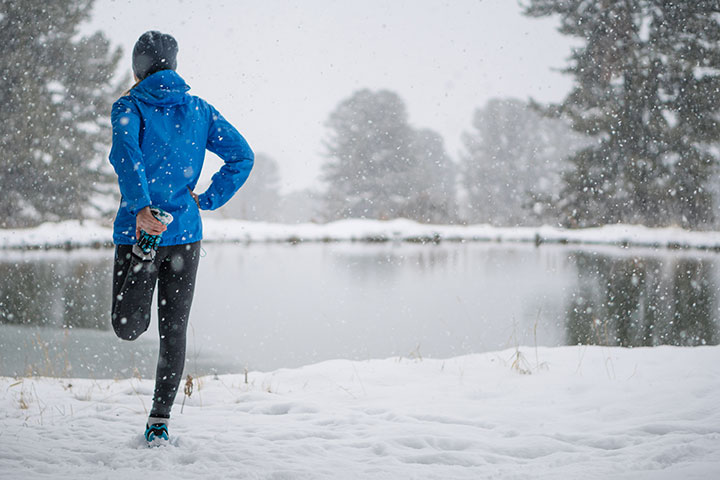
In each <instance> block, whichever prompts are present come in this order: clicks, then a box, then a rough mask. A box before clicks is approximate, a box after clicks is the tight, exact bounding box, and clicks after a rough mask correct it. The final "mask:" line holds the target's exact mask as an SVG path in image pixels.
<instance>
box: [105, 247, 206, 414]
mask: <svg viewBox="0 0 720 480" xmlns="http://www.w3.org/2000/svg"><path fill="white" fill-rule="evenodd" d="M131 252H132V246H131V245H117V247H116V248H115V266H114V268H113V298H112V326H113V329H114V330H115V334H117V336H118V337H120V338H122V339H123V340H135V339H136V338H138V337H139V336H140V335H141V334H142V333H143V332H145V331H146V330H147V329H148V327H149V326H150V309H151V308H152V305H151V303H152V296H153V291H154V290H155V283H156V282H157V284H158V319H159V321H158V330H159V333H160V351H159V354H158V364H157V373H156V376H155V394H154V396H153V406H152V410H151V411H150V416H151V417H165V418H169V417H170V410H171V409H172V405H173V402H174V401H175V395H176V394H177V390H178V386H179V385H180V380H181V379H182V373H183V368H184V366H185V344H186V333H187V324H188V317H189V315H190V306H191V305H192V299H193V292H194V290H195V276H196V274H197V267H198V260H199V257H200V242H195V243H190V244H186V245H170V246H167V247H160V248H159V249H158V251H157V255H156V256H155V260H154V261H152V262H149V261H148V262H143V261H140V260H139V259H138V258H137V257H135V256H134V255H133V254H132V253H131Z"/></svg>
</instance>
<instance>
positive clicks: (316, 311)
mask: <svg viewBox="0 0 720 480" xmlns="http://www.w3.org/2000/svg"><path fill="white" fill-rule="evenodd" d="M204 251H205V256H204V257H203V258H202V259H201V262H200V269H199V272H198V284H197V288H196V294H195V301H194V303H193V309H192V314H191V321H190V328H189V331H188V340H189V344H188V356H187V366H186V373H190V374H193V375H203V374H209V373H240V372H242V371H243V370H244V369H249V370H265V371H267V370H273V369H276V368H282V367H297V366H301V365H305V364H309V363H313V362H318V361H322V360H328V359H334V358H349V359H356V360H363V359H369V358H386V357H392V356H404V357H435V358H444V357H451V356H457V355H461V354H466V353H479V352H486V351H493V350H498V349H504V348H508V347H514V346H517V345H524V346H534V345H542V346H559V345H575V344H602V345H621V346H654V345H664V344H670V345H686V346H692V345H702V344H717V343H718V342H719V341H720V337H719V335H718V326H719V324H720V321H719V318H720V315H719V311H718V309H719V307H720V305H719V303H718V295H717V291H718V286H720V271H719V269H720V262H719V261H718V260H720V256H718V255H717V254H712V253H701V252H695V251H670V250H644V249H621V248H612V247H607V248H604V247H592V248H579V247H567V246H550V245H543V246H541V247H535V246H531V245H508V244H493V243H462V244H460V243H441V244H438V245H415V244H407V243H404V244H394V243H383V244H358V243H327V244H326V243H323V244H300V245H294V246H293V245H289V244H251V245H242V244H206V245H204ZM112 255H113V252H112V250H75V251H70V252H64V251H35V252H14V251H2V252H0V278H2V279H3V280H2V282H0V375H7V376H15V375H29V374H33V375H52V376H70V377H89V378H113V377H117V378H121V377H128V376H132V375H136V376H142V377H152V376H153V375H154V369H155V364H156V355H157V353H156V350H157V341H158V340H157V318H156V317H154V318H153V324H152V325H151V327H150V329H149V330H148V331H147V332H146V333H145V334H144V335H143V336H142V337H141V338H140V339H138V340H137V341H135V342H124V341H121V340H118V339H117V338H116V337H115V335H114V333H113V331H112V328H111V327H110V320H109V308H110V281H111V268H112Z"/></svg>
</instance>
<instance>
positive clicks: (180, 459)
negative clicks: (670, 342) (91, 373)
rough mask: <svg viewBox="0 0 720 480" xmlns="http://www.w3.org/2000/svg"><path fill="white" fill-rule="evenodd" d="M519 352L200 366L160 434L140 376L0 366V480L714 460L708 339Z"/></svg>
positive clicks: (552, 471)
mask: <svg viewBox="0 0 720 480" xmlns="http://www.w3.org/2000/svg"><path fill="white" fill-rule="evenodd" d="M521 352H522V358H521V360H520V362H519V367H520V368H521V370H525V371H527V372H529V373H522V372H521V371H518V369H517V368H514V364H515V365H517V363H516V362H515V360H516V359H517V355H516V352H515V350H507V351H502V352H496V353H487V354H478V355H470V356H463V357H458V358H454V359H449V360H429V359H424V360H419V359H407V358H406V359H387V360H373V361H366V362H350V361H345V360H335V361H328V362H323V363H319V364H315V365H310V366H307V367H303V368H298V369H292V370H289V369H284V370H278V371H275V372H269V373H255V372H253V373H250V374H249V375H248V383H245V377H244V375H223V376H220V377H205V378H202V379H200V382H199V384H196V385H195V391H194V393H193V394H192V396H191V397H190V398H188V399H187V400H186V402H185V406H184V411H183V413H180V411H181V404H182V400H183V395H182V393H181V394H180V395H179V396H178V401H177V403H176V408H175V410H174V413H173V420H172V423H171V434H172V435H173V438H174V440H173V442H172V445H170V446H167V447H162V448H158V449H147V448H145V446H144V444H143V440H142V436H141V431H142V428H143V422H144V420H145V416H146V409H147V408H148V407H149V405H150V396H151V392H152V381H151V380H138V379H129V380H117V381H115V380H88V379H78V380H67V379H48V378H32V379H28V378H25V379H20V380H17V379H12V378H0V412H2V413H1V414H0V415H1V417H0V478H27V479H35V478H53V479H64V478H67V479H77V478H101V479H102V478H118V479H121V478H122V479H125V478H144V477H147V476H158V475H159V476H162V477H165V476H166V475H169V474H171V475H172V478H252V479H293V480H295V479H326V478H327V479H333V480H335V479H356V478H357V479H360V478H362V479H393V480H398V479H410V478H417V479H443V480H446V479H482V478H502V479H513V478H517V479H526V478H563V479H564V478H584V479H588V478H598V479H600V478H602V479H607V478H613V479H615V478H627V479H634V480H635V479H658V478H660V479H676V478H683V479H690V478H697V479H700V478H703V479H706V478H717V477H718V475H720V409H719V408H718V405H720V347H697V348H677V347H656V348H637V349H621V348H603V347H562V348H553V349H548V348H540V349H538V350H537V351H536V350H535V349H532V348H527V349H521ZM170 472H171V473H170Z"/></svg>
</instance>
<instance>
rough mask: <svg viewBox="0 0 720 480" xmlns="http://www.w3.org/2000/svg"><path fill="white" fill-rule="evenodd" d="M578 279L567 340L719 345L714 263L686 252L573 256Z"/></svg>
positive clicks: (614, 343)
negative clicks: (658, 254)
mask: <svg viewBox="0 0 720 480" xmlns="http://www.w3.org/2000/svg"><path fill="white" fill-rule="evenodd" d="M570 258H571V260H572V262H573V263H574V264H575V265H576V268H577V274H578V281H577V287H576V288H575V291H574V292H573V294H572V295H571V297H570V300H569V303H568V308H567V312H568V313H567V335H568V343H569V344H578V343H582V344H600V345H619V346H625V347H637V346H655V345H684V346H694V345H706V344H712V345H714V344H717V343H718V338H717V322H716V319H715V315H716V312H717V307H716V306H717V299H716V290H717V286H716V283H715V274H716V272H715V262H713V261H710V260H703V259H693V258H688V257H680V258H677V257H675V258H674V257H666V258H662V257H629V258H622V257H621V258H618V257H613V256H610V255H594V254H591V253H588V252H577V253H574V254H572V255H571V257H570Z"/></svg>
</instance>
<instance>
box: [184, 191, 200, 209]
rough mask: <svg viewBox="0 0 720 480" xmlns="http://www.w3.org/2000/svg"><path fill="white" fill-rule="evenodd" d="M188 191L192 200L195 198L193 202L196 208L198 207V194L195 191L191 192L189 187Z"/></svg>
mask: <svg viewBox="0 0 720 480" xmlns="http://www.w3.org/2000/svg"><path fill="white" fill-rule="evenodd" d="M187 189H188V191H189V192H190V195H192V197H193V200H195V203H196V204H197V206H198V208H200V200H198V196H197V194H196V193H195V192H193V191H192V190H191V189H190V187H187Z"/></svg>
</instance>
